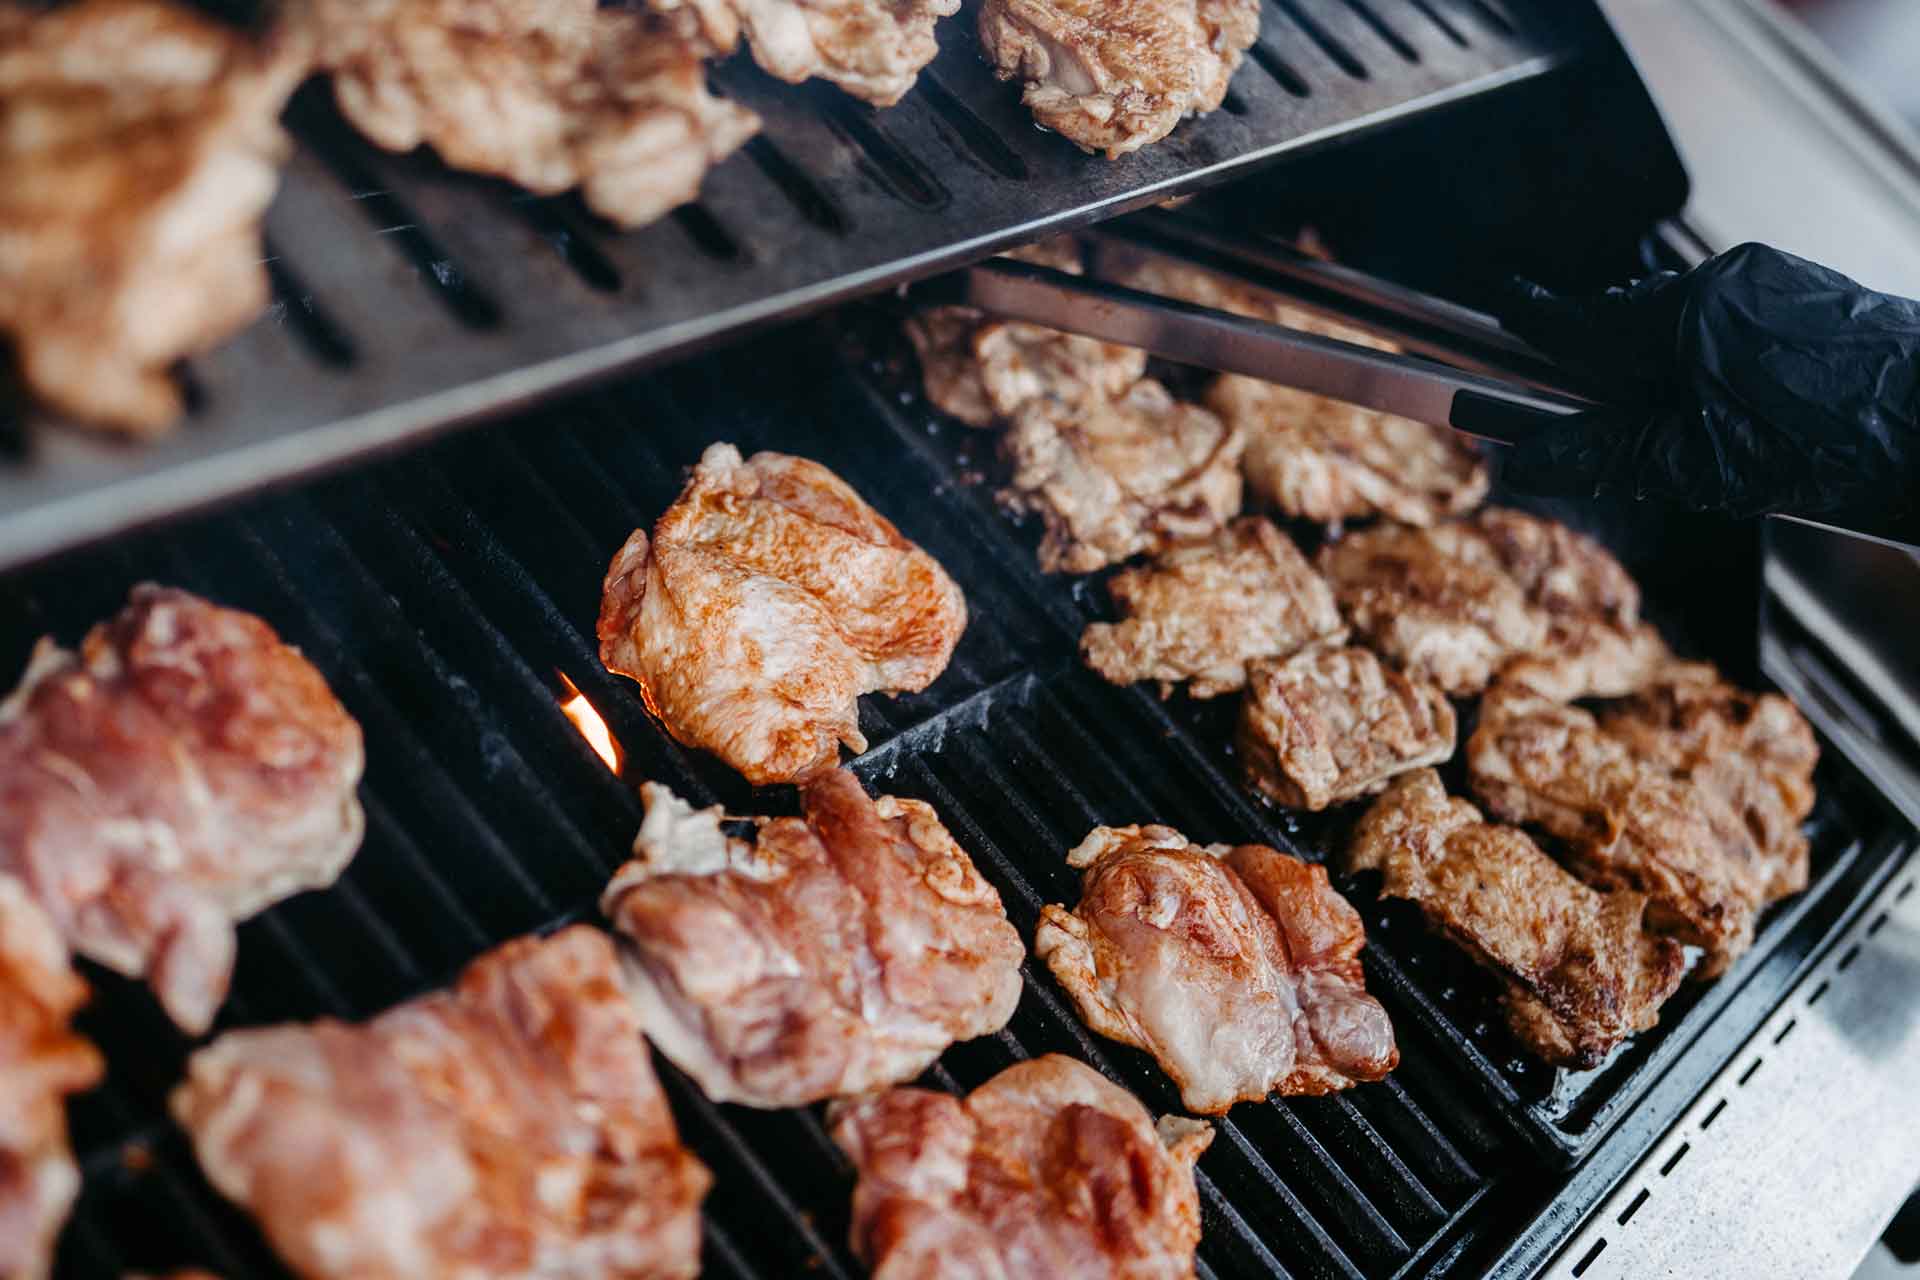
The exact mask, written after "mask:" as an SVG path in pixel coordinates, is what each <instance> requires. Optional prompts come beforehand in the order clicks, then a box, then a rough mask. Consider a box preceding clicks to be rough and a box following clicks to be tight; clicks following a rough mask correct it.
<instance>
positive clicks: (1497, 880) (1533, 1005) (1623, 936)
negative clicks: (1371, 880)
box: [1347, 769, 1686, 1068]
mask: <svg viewBox="0 0 1920 1280" xmlns="http://www.w3.org/2000/svg"><path fill="white" fill-rule="evenodd" d="M1347 862H1348V865H1349V866H1350V867H1351V868H1352V869H1354V870H1356V871H1379V872H1381V873H1382V875H1383V876H1384V882H1383V885H1382V892H1384V893H1385V894H1387V895H1388V896H1389V897H1394V898H1405V899H1407V900H1408V901H1410V902H1414V903H1417V904H1419V907H1420V910H1421V912H1422V913H1423V914H1424V915H1425V916H1426V918H1427V923H1428V924H1429V925H1430V926H1431V927H1432V928H1433V929H1434V930H1435V931H1436V932H1438V933H1440V934H1442V935H1444V936H1445V937H1447V938H1449V939H1451V940H1452V941H1453V942H1455V943H1456V944H1458V945H1459V946H1460V947H1461V948H1463V949H1464V950H1465V951H1466V952H1467V954H1468V955H1470V956H1472V957H1473V958H1474V960H1475V961H1477V962H1478V963H1479V964H1481V965H1483V966H1484V967H1485V968H1486V969H1488V970H1489V971H1490V972H1492V973H1493V974H1494V975H1495V976H1496V977H1497V978H1498V979H1499V980H1500V982H1501V984H1502V986H1503V988H1504V995H1503V997H1502V1003H1503V1004H1504V1005H1505V1007H1506V1011H1507V1021H1508V1024H1509V1025H1510V1026H1511V1027H1512V1028H1513V1033H1514V1035H1515V1036H1516V1037H1517V1038H1518V1039H1519V1040H1520V1041H1521V1043H1523V1044H1525V1045H1526V1046H1527V1047H1528V1048H1529V1049H1531V1050H1532V1051H1533V1052H1534V1053H1537V1054H1539V1055H1540V1056H1541V1057H1542V1058H1544V1059H1546V1060H1547V1061H1548V1062H1550V1063H1553V1064H1554V1065H1556V1066H1565V1067H1576V1068H1588V1067H1593V1066H1596V1065H1598V1063H1599V1062H1600V1060H1601V1059H1602V1058H1604V1057H1605V1056H1606V1055H1607V1054H1608V1053H1609V1052H1610V1051H1612V1049H1613V1048H1614V1046H1615V1045H1617V1044H1619V1043H1620V1042H1621V1041H1622V1040H1624V1039H1625V1038H1626V1037H1628V1036H1630V1035H1632V1034H1634V1033H1635V1032H1637V1031H1645V1030H1646V1029H1647V1028H1649V1027H1651V1026H1653V1025H1654V1024H1655V1023H1656V1022H1658V1021H1659V1020H1660V1006H1661V1005H1662V1004H1663V1003H1665V1001H1666V999H1667V997H1668V996H1670V995H1672V994H1673V992H1674V989H1675V988H1676V987H1678V986H1679V985H1680V980H1681V977H1682V976H1683V974H1684V971H1685V967H1686V966H1685V960H1684V957H1683V956H1682V954H1681V951H1680V948H1679V946H1678V945H1676V944H1675V943H1673V942H1672V941H1670V940H1667V939H1664V938H1655V937H1653V936H1651V935H1649V934H1647V933H1644V932H1643V931H1642V930H1641V918H1642V916H1643V915H1644V913H1645V911H1646V906H1647V900H1646V898H1644V897H1643V896H1642V895H1640V894H1637V893H1633V892H1631V891H1629V890H1624V889H1623V890H1618V891H1615V892H1611V893H1602V892H1599V891H1598V890H1595V889H1590V888H1588V887H1587V886H1586V885H1583V884H1581V883H1580V882H1579V881H1578V880H1576V879H1574V877H1572V876H1571V875H1568V874H1567V873H1566V872H1565V871H1563V870H1562V869H1561V868H1560V867H1559V866H1558V865H1556V864H1555V863H1554V861H1553V859H1551V858H1549V857H1547V855H1546V854H1544V853H1542V852H1541V851H1540V849H1539V846H1537V845H1535V844H1534V843H1533V841H1532V840H1530V839H1528V838H1527V837H1526V835H1525V834H1523V833H1522V832H1520V831H1518V830H1516V829H1514V828H1513V827H1507V826H1499V825H1496V824H1493V823H1488V822H1484V821H1482V820H1481V816H1480V811H1479V810H1477V809H1475V808H1474V807H1473V806H1472V805H1471V804H1468V803H1467V802H1466V801H1465V800H1457V799H1449V798H1448V797H1447V793H1446V789H1445V788H1444V787H1442V786H1441V784H1440V778H1439V775H1438V774H1436V773H1434V772H1433V770H1431V769H1421V770H1418V771H1416V772H1414V773H1409V774H1407V775H1405V776H1404V777H1401V778H1399V779H1398V780H1396V781H1395V782H1394V784H1393V785H1392V786H1391V787H1389V788H1388V789H1387V793H1386V794H1385V795H1383V796H1381V797H1380V799H1379V800H1377V801H1375V802H1374V804H1373V807H1372V808H1371V809H1369V810H1368V811H1367V813H1366V816H1365V817H1363V818H1361V820H1360V822H1359V825H1358V826H1357V827H1355V829H1354V832H1353V837H1352V840H1351V842H1350V844H1349V846H1348V850H1347Z"/></svg>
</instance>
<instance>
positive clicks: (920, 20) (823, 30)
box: [651, 0, 960, 107]
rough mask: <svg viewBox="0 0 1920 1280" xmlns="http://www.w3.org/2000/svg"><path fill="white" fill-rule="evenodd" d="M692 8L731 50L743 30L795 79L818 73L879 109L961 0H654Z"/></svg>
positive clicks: (766, 64)
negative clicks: (935, 26) (941, 21)
mask: <svg viewBox="0 0 1920 1280" xmlns="http://www.w3.org/2000/svg"><path fill="white" fill-rule="evenodd" d="M651 3H652V5H653V7H654V8H655V9H659V10H662V11H673V10H678V9H681V8H683V7H684V8H686V9H689V10H691V11H693V12H695V13H697V14H698V15H699V19H700V26H701V28H702V30H703V31H704V32H705V33H706V34H707V36H708V38H709V39H711V40H712V41H713V42H714V43H716V44H718V45H720V46H721V47H722V48H724V49H731V48H732V47H733V41H734V37H735V34H736V33H738V32H741V31H744V32H745V34H746V36H747V39H748V40H749V41H750V42H751V43H752V46H753V60H754V61H755V62H757V63H759V64H760V67H761V69H762V70H763V71H765V72H767V73H768V74H769V75H772V76H774V77H776V78H778V79H781V80H785V81H786V82H787V83H789V84H799V83H800V82H801V81H803V80H806V79H809V78H812V77H818V78H820V79H822V80H827V81H830V82H832V83H833V84H836V85H839V86H840V87H841V88H842V89H844V90H846V91H847V92H848V93H850V94H853V95H854V96H855V97H858V98H865V99H866V100H867V101H868V102H871V103H872V104H873V105H874V106H876V107H890V106H892V105H893V104H894V103H896V102H898V101H900V99H901V98H903V97H905V96H906V93H907V90H909V89H911V88H913V84H914V81H915V80H917V79H919V77H920V68H922V67H924V66H926V65H927V64H928V63H929V62H931V61H933V58H934V55H935V54H937V53H939V52H940V46H939V44H938V43H937V41H936V40H935V39H934V34H933V28H934V24H935V23H937V22H938V21H939V20H940V19H942V18H946V17H951V16H952V15H954V14H955V13H958V12H959V11H960V0H651Z"/></svg>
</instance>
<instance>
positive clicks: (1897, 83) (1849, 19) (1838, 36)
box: [1775, 0, 1920, 127]
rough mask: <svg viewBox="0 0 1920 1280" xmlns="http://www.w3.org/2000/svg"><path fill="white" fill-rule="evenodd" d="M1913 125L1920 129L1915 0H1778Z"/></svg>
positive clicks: (1919, 31) (1918, 9)
mask: <svg viewBox="0 0 1920 1280" xmlns="http://www.w3.org/2000/svg"><path fill="white" fill-rule="evenodd" d="M1775 2H1776V3H1777V4H1778V5H1779V6H1780V7H1781V8H1782V9H1785V10H1787V11H1789V12H1791V13H1792V14H1793V16H1794V17H1796V18H1798V19H1799V20H1800V21H1801V22H1802V23H1804V24H1805V25H1806V28H1807V30H1808V31H1810V32H1811V33H1812V34H1813V35H1814V37H1815V38H1816V39H1817V40H1818V41H1819V42H1820V43H1821V44H1822V45H1824V46H1825V47H1826V48H1827V50H1828V51H1829V52H1831V53H1832V54H1833V56H1834V57H1835V58H1836V59H1837V60H1838V61H1839V62H1840V64H1841V65H1842V66H1844V67H1845V68H1846V69H1847V71H1848V72H1850V73H1851V74H1852V75H1853V76H1854V77H1856V79H1857V81H1858V83H1859V85H1860V87H1861V88H1863V89H1866V90H1869V91H1871V92H1873V93H1875V94H1877V95H1879V97H1880V98H1881V99H1882V100H1883V101H1884V103H1885V104H1886V106H1887V107H1889V108H1890V109H1891V110H1892V111H1893V112H1894V113H1895V114H1896V115H1898V116H1899V117H1900V118H1901V119H1902V120H1903V121H1905V122H1906V123H1907V124H1908V125H1909V126H1911V127H1920V4H1915V3H1914V0H1775Z"/></svg>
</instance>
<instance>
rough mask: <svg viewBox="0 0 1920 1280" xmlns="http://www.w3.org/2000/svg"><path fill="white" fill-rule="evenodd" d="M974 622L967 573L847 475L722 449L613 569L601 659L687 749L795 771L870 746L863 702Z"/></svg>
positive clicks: (930, 673)
mask: <svg viewBox="0 0 1920 1280" xmlns="http://www.w3.org/2000/svg"><path fill="white" fill-rule="evenodd" d="M966 624H967V603H966V600H965V599H964V598H963V597H962V596H961V594H960V588H959V587H957V586H955V585H954V582H953V579H952V578H949V577H948V576H947V574H946V571H945V570H944V569H942V568H941V567H940V565H939V563H938V562H937V561H935V560H934V558H933V557H932V556H930V555H928V554H927V553H926V552H924V551H922V550H920V548H918V547H916V546H914V545H913V544H912V543H911V542H908V541H907V540H906V539H905V538H903V537H901V536H900V533H899V531H898V530H896V529H895V528H894V527H893V526H892V525H891V524H889V523H888V522H887V521H886V520H885V519H884V518H883V517H882V516H881V515H880V514H879V513H878V512H876V511H874V509H873V508H872V507H870V506H868V505H867V504H866V502H865V501H863V500H862V499H861V497H860V495H859V494H857V493H855V492H854V491H853V489H852V487H851V486H849V485H848V484H847V483H846V482H845V481H844V480H842V479H840V477H838V476H836V475H834V474H833V472H831V471H829V470H827V469H826V468H825V467H823V466H821V465H820V464H819V463H817V462H809V461H807V460H806V459H804V458H795V457H790V456H788V455H786V454H783V453H757V454H755V455H754V456H753V457H751V458H748V459H745V460H744V461H743V460H742V459H741V457H740V452H739V450H737V449H735V448H734V447H733V446H732V445H730V444H716V445H711V446H709V447H708V449H707V451H706V453H705V454H704V455H702V457H701V459H700V463H699V465H698V466H696V467H695V468H694V469H693V475H692V477H691V478H690V479H689V480H688V482H687V487H686V488H685V489H684V490H683V491H682V492H681V494H680V497H679V498H678V499H677V500H676V501H675V502H674V504H673V505H672V506H671V507H669V508H667V511H666V514H664V515H662V516H661V517H660V520H659V523H657V524H656V525H654V528H653V535H652V536H651V537H649V536H648V535H647V533H646V532H645V531H644V530H639V529H636V530H634V533H633V536H632V537H630V538H628V539H627V543H626V545H625V546H623V547H621V548H620V550H619V552H618V553H617V554H616V555H615V556H614V558H613V563H612V564H611V565H610V566H609V567H608V569H607V576H606V583H605V586H604V589H603V594H602V596H601V601H600V623H599V635H600V660H601V661H602V662H604V663H606V665H607V668H608V669H609V670H611V671H617V672H619V673H620V674H622V675H628V676H632V677H633V678H634V679H635V680H638V681H639V682H640V687H641V691H642V693H643V694H644V695H645V697H646V699H647V706H648V707H649V708H651V709H652V711H653V712H654V714H656V715H658V716H659V717H660V721H661V723H662V724H663V725H665V726H666V729H667V732H669V733H671V734H672V735H673V736H674V737H675V738H677V739H679V740H680V741H681V742H684V743H686V744H687V745H688V746H693V747H700V748H704V749H705V750H708V751H712V752H713V753H714V754H715V755H717V756H719V757H720V758H721V759H722V760H725V761H726V762H727V763H728V764H730V765H732V766H733V767H734V768H736V769H738V770H739V771H740V772H741V773H743V774H745V775H746V777H747V778H748V779H749V780H750V781H752V782H754V783H756V784H760V783H769V782H793V781H796V780H799V779H804V778H806V777H809V776H811V775H813V774H816V773H819V772H820V771H822V770H825V769H831V768H832V767H833V766H834V764H835V763H836V762H837V761H838V760H839V755H840V747H841V746H842V745H843V744H844V745H845V746H847V747H849V748H851V749H852V750H853V751H855V752H856V753H857V752H861V751H865V750H866V749H867V740H866V738H865V737H863V736H862V735H861V733H860V722H859V706H858V702H857V699H858V698H859V696H860V695H861V694H863V693H874V692H888V693H893V692H899V691H903V690H918V689H924V688H926V687H927V685H929V684H931V683H932V682H933V679H934V677H936V676H938V675H939V674H940V673H941V672H942V671H944V670H945V669H946V666H947V659H948V658H949V657H950V656H951V655H952V653H953V647H954V645H955V644H957V643H958V642H959V640H960V632H961V631H962V630H963V629H964V628H965V627H966Z"/></svg>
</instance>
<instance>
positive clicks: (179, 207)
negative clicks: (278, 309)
mask: <svg viewBox="0 0 1920 1280" xmlns="http://www.w3.org/2000/svg"><path fill="white" fill-rule="evenodd" d="M305 65H306V64H305V57H304V49H303V48H302V47H301V42H300V41H298V40H296V39H292V38H290V37H289V36H288V35H286V34H285V33H283V34H282V36H280V37H276V38H275V39H274V40H273V41H272V42H271V43H270V44H268V45H257V44H255V43H254V42H252V41H251V40H249V39H248V38H247V37H246V36H244V35H243V34H242V33H240V32H238V31H236V30H233V29H231V28H228V27H226V26H224V25H222V24H220V23H218V22H214V21H212V20H210V19H208V18H207V17H205V16H203V15H201V14H199V13H196V12H195V11H194V10H193V9H191V8H189V7H187V6H185V5H180V4H174V3H170V2H168V0H83V3H79V4H74V5H70V6H67V7H65V8H61V9H56V10H54V11H52V12H48V13H40V12H37V11H35V10H34V9H33V8H32V7H30V6H27V5H24V4H20V3H16V2H14V0H0V174H4V175H5V177H4V179H0V337H7V338H10V339H11V340H12V344H13V348H14V354H15V356H16V358H17V360H18V362H19V366H20V371H21V373H22V375H23V376H24V379H25V381H26V384H27V385H28V387H29V388H31V389H32V390H33V391H34V393H35V394H37V395H38V396H40V397H41V398H42V399H43V400H45V401H46V402H47V403H48V404H49V405H51V406H52V407H53V408H55V409H57V410H59V411H60V412H62V413H66V414H71V415H73V416H74V417H76V418H79V419H83V420H86V421H88V422H92V423H96V424H98V425H100V426H103V427H109V428H112V429H114V430H118V431H124V432H127V433H129V434H133V435H140V436H147V435H153V434H156V433H158V432H160V431H163V430H165V429H166V428H167V427H168V426H170V425H171V424H172V423H173V422H174V420H175V419H176V418H178V417H179V416H180V412H181V408H182V404H181V395H180V389H179V387H178V386H177V385H176V384H175V382H174V380H173V378H172V377H171V375H170V372H169V370H170V368H171V366H172V365H173V364H174V362H176V361H178V360H180V359H181V358H183V357H185V356H190V355H194V354H197V353H198V352H201V351H204V350H206V349H207V348H209V347H211V346H213V345H214V344H215V343H217V342H219V341H220V340H221V339H223V338H225V337H226V336H228V335H229V334H231V333H233V332H234V331H235V330H237V329H239V328H241V327H242V326H244V325H245V324H246V323H247V322H248V321H249V320H251V319H252V318H253V317H254V315H255V314H257V313H258V312H259V311H260V309H261V308H262V307H263V306H265V305H266V301H267V293H268V286H267V273H266V271H265V270H263V269H262V267H261V261H262V259H263V258H264V257H265V254H264V252H263V251H262V249H261V244H260V216H261V214H262V213H263V212H265V210H266V208H267V205H268V203H269V202H270V201H271V200H272V199H273V193H274V190H275V188H276V187H277V186H278V185H279V166H280V162H281V160H282V159H283V158H284V156H285V154H286V149H287V144H286V138H285V135H283V134H282V133H281V131H280V126H279V123H278V117H279V114H280V108H281V106H282V105H283V104H284V103H285V101H286V99H287V95H288V94H289V93H290V92H291V91H292V89H293V87H294V85H295V84H296V83H297V82H298V81H299V79H300V77H301V76H302V75H303V74H304V73H305Z"/></svg>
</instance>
